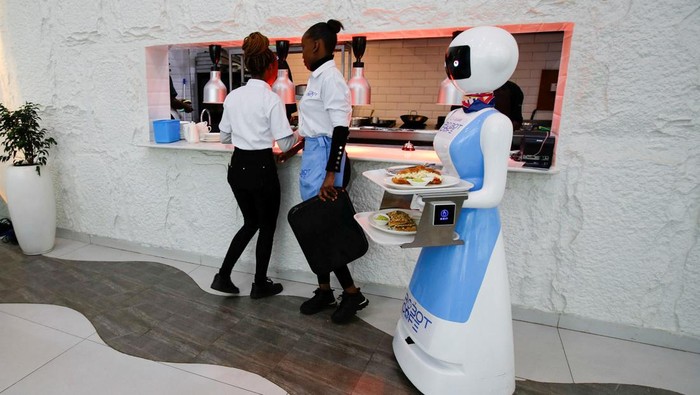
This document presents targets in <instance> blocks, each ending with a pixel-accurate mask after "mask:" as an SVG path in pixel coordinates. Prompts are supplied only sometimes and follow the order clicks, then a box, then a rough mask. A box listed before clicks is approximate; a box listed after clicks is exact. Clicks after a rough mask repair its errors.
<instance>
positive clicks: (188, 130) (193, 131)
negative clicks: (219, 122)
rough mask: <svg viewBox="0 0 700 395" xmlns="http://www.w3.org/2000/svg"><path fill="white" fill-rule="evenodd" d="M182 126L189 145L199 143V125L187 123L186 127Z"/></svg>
mask: <svg viewBox="0 0 700 395" xmlns="http://www.w3.org/2000/svg"><path fill="white" fill-rule="evenodd" d="M181 126H182V129H183V134H184V136H185V140H187V142H188V143H198V142H199V129H197V125H196V124H195V123H194V122H186V123H185V125H181Z"/></svg>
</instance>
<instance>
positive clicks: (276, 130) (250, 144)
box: [219, 79, 293, 150]
mask: <svg viewBox="0 0 700 395" xmlns="http://www.w3.org/2000/svg"><path fill="white" fill-rule="evenodd" d="M219 130H220V131H221V142H224V143H227V142H228V137H229V136H230V142H231V144H233V145H234V146H236V147H238V148H241V149H244V150H261V149H266V148H272V146H273V145H274V142H275V140H280V139H283V138H285V137H287V136H290V135H292V134H293V133H292V128H291V127H290V126H289V121H288V120H287V112H286V110H285V107H284V104H282V100H280V98H279V96H277V94H276V93H274V92H272V89H271V88H270V85H269V84H268V83H267V82H265V81H262V80H258V79H251V80H249V81H248V83H247V84H246V85H244V86H242V87H240V88H237V89H234V90H233V91H231V93H229V94H228V96H226V100H224V113H223V116H222V117H221V123H219Z"/></svg>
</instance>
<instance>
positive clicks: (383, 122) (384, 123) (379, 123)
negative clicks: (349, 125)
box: [369, 119, 396, 128]
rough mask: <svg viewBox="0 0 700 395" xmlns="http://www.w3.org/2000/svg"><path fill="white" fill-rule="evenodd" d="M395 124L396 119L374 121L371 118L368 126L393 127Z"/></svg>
mask: <svg viewBox="0 0 700 395" xmlns="http://www.w3.org/2000/svg"><path fill="white" fill-rule="evenodd" d="M395 125H396V121H395V120H393V119H377V120H376V121H375V120H372V121H371V122H370V123H369V126H376V127H379V128H391V127H394V126H395Z"/></svg>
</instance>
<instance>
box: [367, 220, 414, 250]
mask: <svg viewBox="0 0 700 395" xmlns="http://www.w3.org/2000/svg"><path fill="white" fill-rule="evenodd" d="M372 214H374V212H365V213H357V214H355V216H354V218H355V221H357V223H358V224H360V226H361V227H362V230H364V231H365V234H367V236H369V238H370V240H372V241H373V242H375V243H377V244H383V245H394V246H400V245H401V244H405V243H410V242H412V241H413V238H414V237H415V236H416V235H415V234H410V235H397V234H392V233H387V232H382V231H381V230H379V229H377V228H375V227H374V226H372V224H370V221H371V220H372V219H371V218H370V217H371V216H372Z"/></svg>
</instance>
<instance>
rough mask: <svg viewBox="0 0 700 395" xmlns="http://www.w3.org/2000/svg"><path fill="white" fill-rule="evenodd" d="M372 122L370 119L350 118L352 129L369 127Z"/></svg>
mask: <svg viewBox="0 0 700 395" xmlns="http://www.w3.org/2000/svg"><path fill="white" fill-rule="evenodd" d="M370 120H371V118H369V117H352V118H350V127H354V128H356V127H360V126H367V125H369V124H370Z"/></svg>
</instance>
